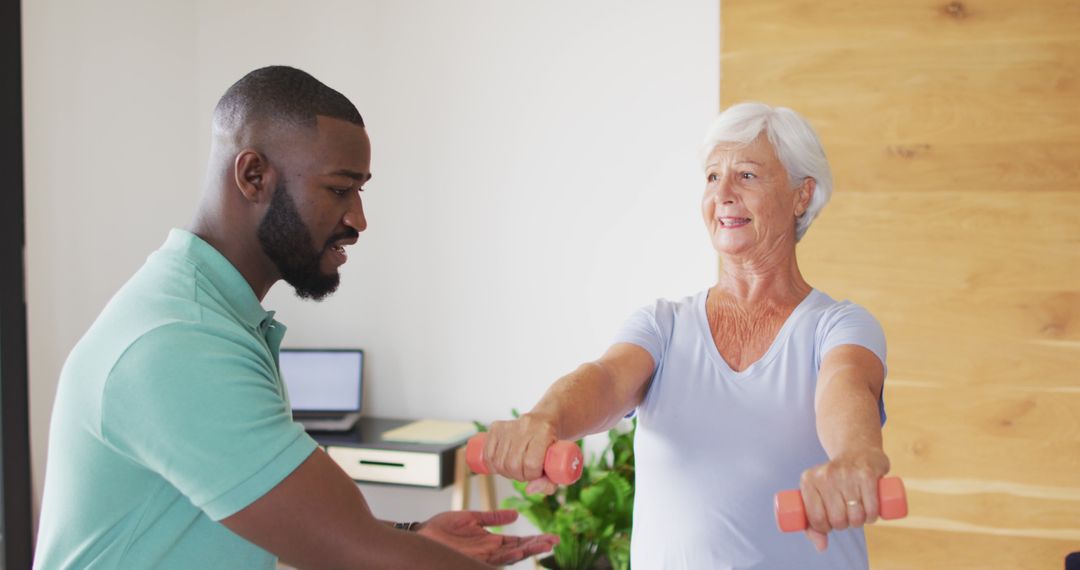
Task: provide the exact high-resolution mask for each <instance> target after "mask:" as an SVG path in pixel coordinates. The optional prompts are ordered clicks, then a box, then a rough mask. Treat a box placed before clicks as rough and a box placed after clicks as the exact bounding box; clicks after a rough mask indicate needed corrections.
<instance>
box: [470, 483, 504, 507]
mask: <svg viewBox="0 0 1080 570" xmlns="http://www.w3.org/2000/svg"><path fill="white" fill-rule="evenodd" d="M476 484H477V485H479V488H478V491H479V492H480V506H481V507H483V509H484V510H486V511H494V510H495V509H497V508H499V505H498V501H496V500H495V478H494V477H492V476H491V475H476Z"/></svg>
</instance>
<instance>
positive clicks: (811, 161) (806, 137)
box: [701, 103, 833, 241]
mask: <svg viewBox="0 0 1080 570" xmlns="http://www.w3.org/2000/svg"><path fill="white" fill-rule="evenodd" d="M762 132H764V133H765V135H766V136H767V137H768V139H769V142H770V143H772V146H773V149H775V150H776V156H777V157H778V158H779V159H780V164H782V165H784V169H785V170H787V173H788V178H789V180H790V181H791V187H792V188H795V187H797V186H798V185H799V184H801V183H802V181H803V180H804V179H805V178H813V179H814V182H815V183H816V187H815V189H814V196H813V197H812V198H811V199H810V204H809V205H808V206H807V208H806V212H804V213H803V215H801V216H799V217H798V220H797V221H796V223H795V241H799V240H801V239H802V237H803V235H805V234H806V230H807V229H809V228H810V224H811V223H812V222H813V221H814V218H816V217H817V216H818V214H819V213H820V212H821V209H822V208H824V207H825V204H827V203H828V202H829V197H830V196H831V195H832V186H833V183H832V171H831V170H830V169H829V161H828V160H827V159H826V158H825V149H824V148H822V147H821V141H820V140H818V137H817V133H815V132H814V128H813V127H811V126H810V123H809V122H807V120H806V119H804V118H803V117H802V115H800V114H798V113H796V112H795V111H792V110H791V109H788V108H787V107H770V106H769V105H766V104H764V103H739V104H737V105H732V106H730V107H728V108H727V109H725V110H724V111H723V112H722V113H720V116H719V117H717V118H716V120H715V121H713V124H712V126H711V127H709V133H708V134H707V135H706V136H705V144H704V145H702V148H701V158H702V164H703V165H704V163H705V162H706V161H707V160H708V157H709V153H711V152H712V151H713V149H714V148H716V145H718V144H721V143H739V144H750V143H751V142H753V140H754V139H756V138H757V137H758V135H760V134H761V133H762Z"/></svg>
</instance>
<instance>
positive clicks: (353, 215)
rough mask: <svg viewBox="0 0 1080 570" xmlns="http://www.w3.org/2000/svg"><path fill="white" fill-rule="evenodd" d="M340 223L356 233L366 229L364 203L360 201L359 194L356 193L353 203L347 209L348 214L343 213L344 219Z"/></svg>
mask: <svg viewBox="0 0 1080 570" xmlns="http://www.w3.org/2000/svg"><path fill="white" fill-rule="evenodd" d="M342 221H343V222H344V223H345V225H346V226H349V227H350V228H352V229H354V230H356V231H357V232H362V231H364V230H366V229H367V217H366V216H364V201H363V200H361V199H360V193H359V192H357V195H356V201H355V203H354V204H353V205H352V207H351V208H349V211H348V212H345V218H344V219H343V220H342Z"/></svg>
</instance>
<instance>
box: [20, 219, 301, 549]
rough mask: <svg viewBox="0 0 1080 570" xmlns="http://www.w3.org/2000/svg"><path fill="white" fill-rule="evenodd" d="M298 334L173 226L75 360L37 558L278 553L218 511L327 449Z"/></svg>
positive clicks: (60, 405)
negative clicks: (293, 396) (295, 401)
mask: <svg viewBox="0 0 1080 570" xmlns="http://www.w3.org/2000/svg"><path fill="white" fill-rule="evenodd" d="M284 334H285V326H284V325H282V324H281V323H279V322H277V321H275V320H274V318H273V312H268V311H266V310H264V309H263V308H262V306H261V305H260V304H259V300H258V298H256V297H255V294H254V292H253V291H252V290H251V286H250V285H248V283H247V281H245V280H244V278H243V276H241V275H240V272H239V271H237V270H236V268H235V267H233V265H232V264H231V263H229V261H228V260H227V259H225V257H224V256H222V255H221V254H220V253H218V251H217V250H215V249H214V248H213V247H211V246H210V245H209V244H207V243H206V242H204V241H203V240H201V239H199V238H198V237H196V236H195V235H193V234H191V233H188V232H185V231H181V230H172V231H171V232H170V233H169V237H168V239H167V240H166V242H165V245H164V246H162V247H161V249H159V250H157V251H156V252H154V253H153V254H151V255H150V257H149V258H148V259H147V261H146V264H145V265H143V267H142V268H141V269H139V271H138V272H137V273H136V274H135V275H134V276H133V277H132V278H131V280H130V281H128V282H127V283H126V284H125V285H124V286H123V288H121V289H120V291H119V292H117V294H116V296H114V297H113V298H112V300H111V301H110V302H109V304H108V305H107V306H106V307H105V310H104V311H102V313H101V315H100V316H99V317H98V319H97V320H96V321H95V322H94V324H93V325H92V326H91V327H90V330H89V331H87V333H86V335H85V336H83V338H82V339H81V340H80V341H79V342H78V344H77V345H76V346H75V348H74V349H73V350H72V351H71V355H70V356H69V357H68V359H67V362H66V363H65V364H64V367H63V371H62V372H61V374H60V382H59V385H58V388H57V393H56V402H55V405H54V408H53V414H52V423H51V426H50V433H49V457H48V468H47V469H46V475H45V490H44V497H43V503H42V509H41V522H40V528H39V531H38V542H37V549H36V559H35V561H34V567H35V568H41V569H51V568H79V569H83V568H123V569H129V568H130V569H139V568H155V569H159V568H160V569H170V568H184V569H192V568H245V569H246V568H274V566H275V564H276V558H275V557H274V555H272V554H271V553H269V552H267V551H266V550H263V549H262V548H259V547H258V546H256V545H254V544H252V543H250V542H248V541H247V540H245V539H243V538H241V537H240V536H239V535H236V534H234V533H232V532H231V531H230V530H229V529H227V528H225V526H223V525H221V524H220V523H218V522H216V521H219V520H221V519H223V518H225V517H228V516H229V515H232V514H234V513H236V512H237V511H240V510H241V509H243V508H244V507H246V506H248V505H250V504H251V503H252V502H254V501H255V500H256V499H258V498H259V497H262V496H263V495H264V494H266V492H267V491H269V490H270V489H272V488H274V486H276V485H277V484H278V483H279V482H281V480H282V479H284V478H285V477H286V476H288V475H289V474H290V473H292V472H293V470H295V469H296V467H297V466H299V465H300V463H302V462H303V461H304V460H305V459H306V458H307V457H308V456H309V455H310V454H311V453H312V452H313V451H314V450H315V447H316V443H315V442H314V441H313V440H312V439H311V438H310V437H309V436H308V435H307V434H306V433H305V432H304V430H303V428H302V427H301V426H300V425H299V424H297V423H295V422H293V420H292V414H291V411H290V408H289V404H288V397H287V395H286V393H285V388H284V385H283V383H282V381H281V376H280V374H279V372H278V365H277V360H278V347H279V345H280V343H281V339H282V337H283V336H284Z"/></svg>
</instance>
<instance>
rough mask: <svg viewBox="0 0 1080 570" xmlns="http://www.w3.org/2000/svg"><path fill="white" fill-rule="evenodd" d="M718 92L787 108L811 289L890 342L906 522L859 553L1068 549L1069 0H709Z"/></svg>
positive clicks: (1076, 478) (937, 562)
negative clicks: (717, 10) (820, 192)
mask: <svg viewBox="0 0 1080 570" xmlns="http://www.w3.org/2000/svg"><path fill="white" fill-rule="evenodd" d="M721 43H722V59H721V66H722V67H721V85H720V88H721V104H722V105H724V106H727V105H730V104H732V103H734V102H738V101H744V100H761V101H765V102H768V103H771V104H776V105H784V106H789V107H792V108H794V109H796V110H798V111H799V112H801V113H802V114H804V115H805V116H807V117H808V118H809V119H810V121H811V122H812V123H813V124H814V125H815V127H816V128H817V129H818V132H819V134H820V135H821V137H822V139H823V142H824V145H825V149H826V152H827V153H828V155H829V158H830V162H831V164H832V167H833V171H834V177H835V180H836V192H835V194H834V196H833V200H832V203H831V204H830V205H829V206H828V207H827V208H826V209H825V211H824V214H823V215H822V217H821V218H819V219H818V221H817V222H816V223H815V225H814V226H813V227H812V228H811V229H810V232H809V233H808V234H807V237H806V239H805V240H804V243H803V244H801V245H800V246H799V257H800V263H801V265H802V268H803V270H804V273H805V274H806V276H807V278H808V280H809V281H810V282H811V284H813V285H815V286H817V287H818V288H820V289H822V290H824V291H825V292H827V293H829V294H831V295H832V296H833V297H836V298H850V299H852V300H854V301H856V302H859V303H862V304H863V305H865V306H867V307H868V308H869V309H870V310H871V311H872V312H873V313H874V314H876V315H877V316H878V318H879V319H880V320H881V321H882V324H883V325H884V327H885V331H886V334H887V335H888V339H889V377H888V380H887V381H886V404H887V406H888V410H889V422H888V424H887V426H886V430H885V437H886V447H887V451H888V453H889V455H890V457H891V458H892V462H893V472H894V473H895V474H898V475H901V476H903V477H904V478H905V479H906V481H907V485H908V489H909V495H910V506H911V516H909V517H908V518H907V519H904V520H902V521H897V522H893V523H885V524H881V525H878V526H877V527H875V528H873V529H871V530H870V532H869V541H870V549H871V566H872V568H875V569H878V570H884V569H898V568H919V569H923V568H931V569H937V568H949V569H953V568H980V569H982V568H1002V569H1010V570H1011V569H1016V568H1051V569H1060V568H1062V567H1063V559H1064V557H1065V555H1066V554H1067V553H1069V552H1072V551H1080V1H1076V0H1028V1H1023V2H1021V1H1019V0H961V1H954V2H948V1H937V2H935V1H931V0H900V1H897V0H847V1H840V0H722V2H721Z"/></svg>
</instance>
